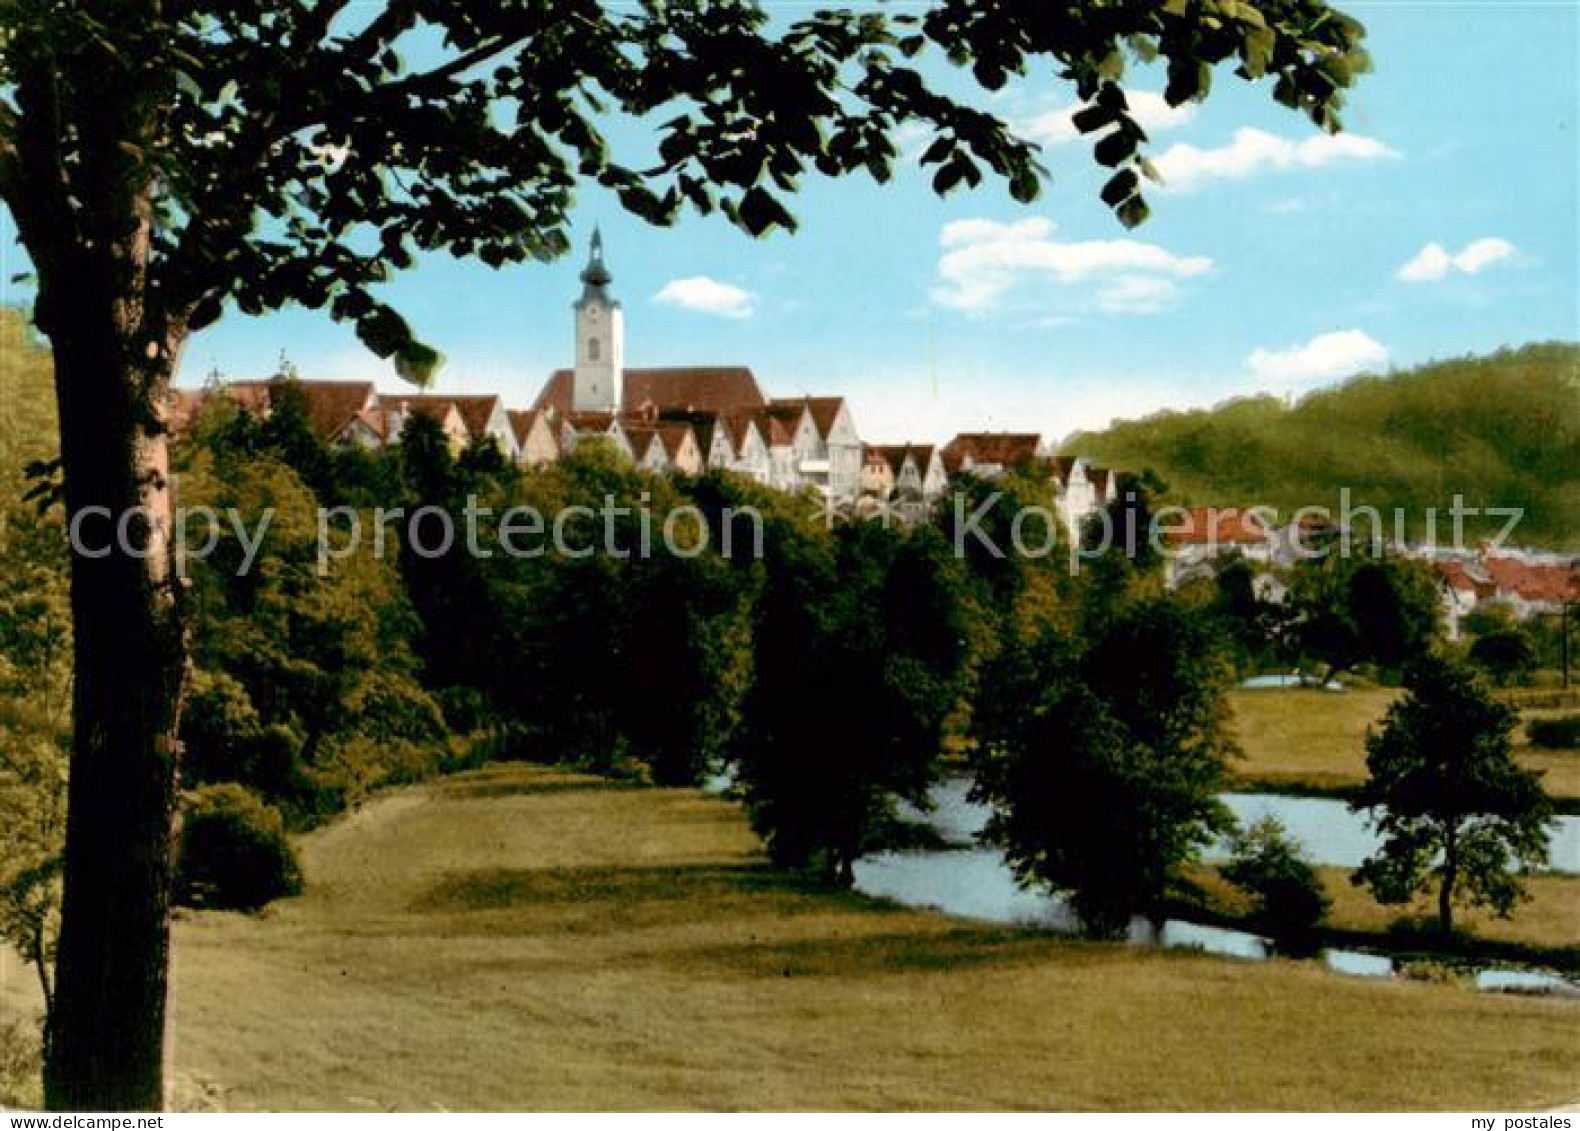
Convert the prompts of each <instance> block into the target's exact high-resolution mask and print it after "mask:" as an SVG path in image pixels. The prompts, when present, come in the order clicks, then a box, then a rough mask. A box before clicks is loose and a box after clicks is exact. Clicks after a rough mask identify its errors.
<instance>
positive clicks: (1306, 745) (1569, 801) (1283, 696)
mask: <svg viewBox="0 0 1580 1131" xmlns="http://www.w3.org/2000/svg"><path fill="white" fill-rule="evenodd" d="M1398 694H1399V692H1397V691H1394V690H1391V689H1388V688H1377V687H1360V688H1349V689H1347V690H1345V691H1323V690H1321V689H1319V688H1299V687H1291V688H1261V689H1256V690H1250V689H1246V688H1238V689H1236V690H1234V691H1231V692H1230V693H1229V704H1230V707H1231V709H1232V711H1233V713H1234V726H1235V733H1236V736H1237V737H1238V739H1239V741H1240V746H1241V748H1242V750H1243V751H1244V753H1245V757H1244V758H1243V759H1242V760H1240V761H1238V762H1236V763H1235V766H1234V774H1235V778H1236V781H1237V784H1238V786H1239V787H1240V788H1251V789H1268V790H1273V791H1278V792H1291V793H1318V794H1340V793H1343V792H1344V791H1346V790H1350V789H1353V788H1355V787H1356V786H1358V785H1360V784H1361V782H1363V781H1364V780H1365V778H1366V745H1365V743H1366V731H1367V729H1368V728H1369V727H1371V726H1373V725H1374V724H1376V723H1378V722H1380V721H1381V719H1382V717H1383V715H1384V714H1385V713H1386V712H1387V710H1388V706H1389V704H1391V703H1392V702H1393V701H1394V699H1395V697H1396V696H1397V695H1398ZM1540 713H1541V712H1537V711H1531V712H1527V713H1526V715H1525V716H1524V717H1530V716H1534V715H1536V714H1540ZM1515 742H1516V746H1515V757H1516V758H1517V759H1518V760H1519V762H1520V764H1521V765H1524V766H1528V767H1530V768H1531V769H1533V770H1540V771H1542V772H1543V773H1544V775H1545V777H1544V779H1543V780H1544V784H1545V785H1546V787H1547V791H1548V793H1550V794H1551V795H1552V796H1553V798H1554V799H1555V800H1556V801H1557V802H1558V806H1559V808H1560V809H1561V810H1563V811H1565V812H1580V751H1576V750H1541V749H1537V748H1534V747H1531V746H1527V745H1525V735H1524V728H1523V727H1521V728H1519V729H1517V730H1516V732H1515Z"/></svg>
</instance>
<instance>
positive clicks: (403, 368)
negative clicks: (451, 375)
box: [395, 340, 444, 389]
mask: <svg viewBox="0 0 1580 1131" xmlns="http://www.w3.org/2000/svg"><path fill="white" fill-rule="evenodd" d="M443 364H444V355H443V354H441V353H440V352H439V351H438V350H436V349H434V348H433V347H432V346H427V345H424V344H423V343H422V342H419V341H416V340H412V341H409V342H407V343H406V345H405V347H404V348H402V349H400V350H398V351H397V352H396V354H395V372H396V373H397V374H399V375H400V377H401V379H402V380H403V381H410V382H411V383H412V384H413V385H417V386H418V387H420V388H424V389H425V388H427V387H428V386H429V385H431V384H433V379H434V377H435V376H436V375H437V374H438V372H439V368H440V367H441V366H442V365H443Z"/></svg>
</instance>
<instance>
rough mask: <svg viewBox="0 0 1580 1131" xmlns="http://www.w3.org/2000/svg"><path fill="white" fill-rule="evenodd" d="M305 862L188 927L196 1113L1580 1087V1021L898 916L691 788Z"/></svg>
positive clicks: (419, 833) (1179, 1098)
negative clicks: (797, 868) (772, 853)
mask: <svg viewBox="0 0 1580 1131" xmlns="http://www.w3.org/2000/svg"><path fill="white" fill-rule="evenodd" d="M301 846H302V850H303V864H304V869H305V872H306V876H307V881H308V888H307V891H306V893H305V894H304V895H303V896H302V897H300V898H298V899H293V900H288V901H285V902H283V903H280V904H277V905H275V906H274V907H272V908H271V909H270V910H269V911H268V912H266V913H265V914H264V915H262V916H258V917H247V916H239V915H223V914H194V915H188V916H184V917H183V918H182V919H181V920H180V921H179V922H178V923H177V924H176V929H175V940H174V942H175V945H174V999H173V1025H174V1029H173V1033H174V1043H173V1048H172V1055H173V1060H174V1065H175V1077H176V1081H177V1086H178V1097H179V1098H180V1099H181V1100H182V1101H183V1102H184V1103H185V1104H187V1105H189V1106H216V1107H226V1108H233V1109H238V1110H249V1109H258V1108H266V1109H275V1108H282V1109H342V1108H349V1109H382V1108H401V1109H415V1110H439V1109H445V1110H464V1109H473V1108H483V1109H499V1108H516V1107H525V1108H551V1107H552V1108H565V1109H587V1108H616V1109H633V1108H648V1109H683V1110H692V1109H741V1108H792V1109H808V1108H819V1109H882V1108H944V1109H975V1108H1055V1109H1068V1108H1074V1109H1092V1108H1096V1109H1137V1108H1139V1109H1208V1110H1226V1109H1236V1108H1238V1109H1253V1110H1256V1109H1263V1108H1279V1109H1311V1110H1331V1109H1361V1110H1387V1109H1415V1108H1420V1109H1448V1110H1470V1109H1473V1108H1486V1107H1491V1108H1492V1109H1494V1110H1496V1109H1499V1108H1509V1109H1513V1108H1522V1109H1523V1108H1534V1107H1545V1106H1552V1105H1556V1104H1559V1103H1565V1102H1571V1101H1573V1100H1574V1099H1575V1092H1576V1088H1575V1083H1574V1082H1575V1080H1576V1079H1577V1078H1580V1050H1577V1049H1576V1048H1575V1044H1574V1040H1573V1033H1574V1023H1575V1017H1576V1013H1575V1009H1576V1007H1575V1005H1574V1003H1572V1002H1562V1001H1551V1000H1538V999H1528V998H1521V997H1516V996H1510V995H1503V994H1476V993H1470V992H1466V991H1464V990H1462V989H1458V988H1454V987H1443V986H1433V985H1421V984H1412V983H1404V982H1400V981H1384V982H1374V981H1369V980H1364V979H1349V978H1341V977H1336V976H1334V975H1332V974H1330V973H1328V972H1326V971H1324V970H1323V969H1321V968H1320V967H1319V966H1317V965H1316V964H1314V963H1296V962H1287V961H1274V962H1268V963H1245V962H1235V961H1231V960H1224V959H1217V958H1210V957H1205V956H1201V955H1194V954H1189V953H1179V952H1175V953H1168V952H1162V951H1155V950H1148V949H1143V948H1136V947H1127V946H1109V945H1096V944H1090V943H1081V942H1075V941H1071V940H1066V939H1061V938H1058V937H1056V936H1051V935H1048V934H1046V933H1042V932H1031V931H1019V930H1014V929H1008V928H993V927H983V926H973V925H970V924H965V923H961V922H959V921H957V920H951V919H948V918H946V917H944V916H942V915H936V914H929V913H924V912H912V911H905V910H901V909H898V908H896V907H894V906H893V905H891V904H886V903H884V902H882V901H878V900H872V899H867V898H864V897H861V896H858V895H852V894H849V893H837V892H830V891H826V890H820V889H817V888H812V887H808V886H806V885H805V884H804V883H802V882H801V881H799V880H797V879H796V878H794V877H790V876H787V875H785V874H783V873H780V872H777V871H775V870H773V869H771V868H769V867H768V866H767V865H766V864H765V863H764V861H763V859H762V857H761V854H760V851H759V848H758V846H757V843H756V841H755V839H754V838H753V837H752V836H751V834H750V832H749V831H748V830H747V828H746V825H745V822H744V820H743V819H742V816H741V813H740V810H739V808H738V807H737V806H735V805H734V804H732V803H730V802H728V801H726V800H723V799H721V798H717V797H711V796H708V795H705V794H703V793H700V792H698V791H695V790H644V789H630V788H612V787H611V786H610V785H609V784H608V783H605V782H603V781H601V780H599V779H595V778H588V777H582V776H577V775H569V774H564V773H558V772H554V771H550V770H545V769H541V768H536V767H530V766H520V765H504V766H494V767H489V768H487V769H484V770H481V771H477V772H474V773H469V774H464V775H460V776H458V777H455V778H451V779H447V780H443V781H436V782H432V783H429V784H427V785H423V786H419V787H415V788H412V789H407V790H402V791H399V792H396V793H392V794H390V795H388V796H386V797H383V798H381V799H379V800H377V801H375V802H373V803H371V804H369V805H368V806H366V807H365V808H364V809H363V810H362V811H360V812H358V813H356V814H354V815H353V816H351V817H349V818H347V819H345V820H342V821H340V822H338V823H336V824H335V825H333V826H331V827H329V828H325V829H322V830H319V831H317V832H315V833H313V834H311V835H309V836H307V837H304V838H302V841H301ZM1424 1040H1425V1041H1429V1042H1430V1044H1431V1054H1430V1055H1424V1054H1423V1051H1422V1050H1423V1047H1424V1046H1423V1043H1422V1042H1423V1041H1424Z"/></svg>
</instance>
